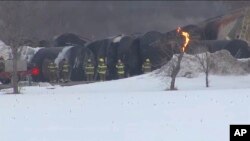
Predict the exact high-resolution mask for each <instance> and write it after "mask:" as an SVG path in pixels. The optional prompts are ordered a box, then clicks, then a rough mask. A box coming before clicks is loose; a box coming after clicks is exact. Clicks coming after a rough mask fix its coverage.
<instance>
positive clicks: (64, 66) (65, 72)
mask: <svg viewBox="0 0 250 141" xmlns="http://www.w3.org/2000/svg"><path fill="white" fill-rule="evenodd" d="M61 72H62V74H61V75H62V77H61V79H62V82H68V81H69V63H68V61H67V60H66V59H65V58H64V59H63V60H62V70H61Z"/></svg>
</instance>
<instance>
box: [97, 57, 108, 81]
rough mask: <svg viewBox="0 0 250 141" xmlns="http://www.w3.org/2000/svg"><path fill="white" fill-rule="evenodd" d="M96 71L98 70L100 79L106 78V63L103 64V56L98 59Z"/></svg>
mask: <svg viewBox="0 0 250 141" xmlns="http://www.w3.org/2000/svg"><path fill="white" fill-rule="evenodd" d="M97 71H98V74H99V77H100V80H101V81H105V80H106V72H107V65H106V64H105V62H104V59H103V58H100V59H99V64H98V70H97Z"/></svg>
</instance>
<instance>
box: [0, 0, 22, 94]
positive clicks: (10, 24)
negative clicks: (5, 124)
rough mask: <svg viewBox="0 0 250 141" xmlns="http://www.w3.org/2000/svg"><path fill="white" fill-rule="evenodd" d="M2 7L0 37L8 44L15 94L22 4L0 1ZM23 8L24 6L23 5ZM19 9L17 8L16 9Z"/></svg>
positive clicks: (19, 2) (20, 42)
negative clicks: (10, 53)
mask: <svg viewBox="0 0 250 141" xmlns="http://www.w3.org/2000/svg"><path fill="white" fill-rule="evenodd" d="M1 4H2V7H3V9H1V10H4V13H8V14H5V15H1V18H2V20H3V21H4V22H2V23H1V25H0V32H1V34H2V36H1V39H2V40H3V41H4V42H5V44H7V45H8V46H10V48H11V52H12V60H13V69H12V75H11V76H12V86H13V93H14V94H17V93H19V91H18V70H17V69H18V68H17V60H18V48H19V46H20V45H21V44H22V41H23V40H22V39H23V34H22V25H23V24H24V20H23V18H25V17H22V12H23V11H22V10H21V9H20V7H22V6H24V5H23V3H22V2H21V1H18V2H2V3H1ZM23 8H25V7H23ZM17 9H19V10H17Z"/></svg>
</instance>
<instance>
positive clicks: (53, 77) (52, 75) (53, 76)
mask: <svg viewBox="0 0 250 141" xmlns="http://www.w3.org/2000/svg"><path fill="white" fill-rule="evenodd" d="M48 71H49V81H50V82H51V83H55V82H57V66H56V64H55V63H54V62H53V61H50V62H49V65H48Z"/></svg>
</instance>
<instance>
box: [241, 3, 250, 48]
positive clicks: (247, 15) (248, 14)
mask: <svg viewBox="0 0 250 141" xmlns="http://www.w3.org/2000/svg"><path fill="white" fill-rule="evenodd" d="M249 24H250V8H249V7H247V8H246V9H245V12H244V17H243V20H242V24H241V28H240V34H239V39H242V40H244V41H246V42H247V43H248V44H249V37H248V36H247V35H248V32H249V30H248V29H249Z"/></svg>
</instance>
